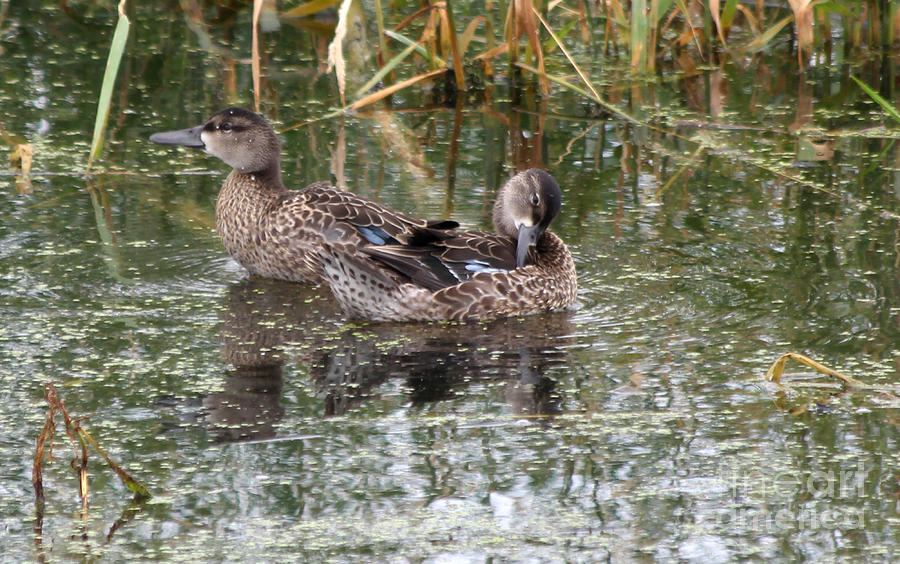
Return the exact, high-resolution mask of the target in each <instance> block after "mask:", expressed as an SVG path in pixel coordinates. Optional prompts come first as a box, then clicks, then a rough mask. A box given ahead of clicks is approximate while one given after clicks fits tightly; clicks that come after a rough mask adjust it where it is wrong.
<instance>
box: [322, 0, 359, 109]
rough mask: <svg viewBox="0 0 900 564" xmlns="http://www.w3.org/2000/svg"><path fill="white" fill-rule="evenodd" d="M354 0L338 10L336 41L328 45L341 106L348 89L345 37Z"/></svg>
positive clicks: (329, 69)
mask: <svg viewBox="0 0 900 564" xmlns="http://www.w3.org/2000/svg"><path fill="white" fill-rule="evenodd" d="M353 1H354V0H344V1H343V2H342V3H341V8H340V10H338V23H337V27H335V28H334V39H332V40H331V44H330V45H328V71H329V72H330V71H331V69H334V75H335V77H336V78H337V83H338V92H340V95H341V105H342V106H343V105H344V104H346V101H345V98H344V91H345V90H346V89H347V71H346V66H345V65H344V37H345V36H346V35H347V21H348V19H349V13H350V5H351V4H352V3H353Z"/></svg>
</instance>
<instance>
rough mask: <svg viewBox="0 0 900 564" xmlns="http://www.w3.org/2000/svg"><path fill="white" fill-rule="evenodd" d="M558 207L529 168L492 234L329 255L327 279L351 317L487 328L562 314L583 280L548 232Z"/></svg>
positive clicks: (503, 196) (544, 176) (452, 235)
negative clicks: (489, 323)
mask: <svg viewBox="0 0 900 564" xmlns="http://www.w3.org/2000/svg"><path fill="white" fill-rule="evenodd" d="M561 204H562V192H561V190H560V187H559V184H558V183H557V182H556V180H555V179H554V178H553V176H551V175H550V174H549V173H547V172H546V171H544V170H541V169H537V168H531V169H527V170H524V171H522V172H519V173H517V174H516V175H514V176H513V177H511V178H510V179H509V180H508V181H507V182H506V183H505V184H504V185H503V187H502V188H501V189H500V191H499V193H498V194H497V199H496V201H495V203H494V208H493V214H492V217H493V223H494V232H493V233H491V232H482V231H456V232H452V231H451V232H449V233H447V234H446V235H447V236H444V237H440V238H435V239H432V240H429V241H416V242H413V243H411V244H405V245H404V244H386V245H364V246H363V247H361V248H360V252H359V253H357V254H353V255H351V254H347V253H345V252H344V251H343V250H341V249H338V248H333V247H326V248H325V249H323V253H322V256H323V265H324V270H323V273H324V277H325V280H326V282H327V283H328V284H329V285H330V287H331V291H332V293H333V294H334V296H335V298H336V299H337V301H338V302H339V303H340V304H341V307H342V308H343V310H344V311H345V312H346V313H347V314H348V315H350V316H351V317H356V318H360V319H364V320H370V321H443V320H451V321H471V320H490V319H496V318H501V317H512V316H524V315H532V314H539V313H549V312H553V311H559V310H564V309H566V308H568V307H570V306H572V305H573V304H574V302H575V301H576V294H577V290H578V281H577V274H576V271H575V262H574V260H573V258H572V254H571V252H570V251H569V249H568V248H567V247H566V244H565V243H564V242H563V240H562V239H561V238H560V237H559V236H558V235H556V234H555V233H553V232H552V231H550V230H548V227H549V225H550V223H551V222H552V221H553V219H554V218H555V217H556V216H557V214H558V213H559V211H560V208H561ZM397 275H399V277H398V276H397Z"/></svg>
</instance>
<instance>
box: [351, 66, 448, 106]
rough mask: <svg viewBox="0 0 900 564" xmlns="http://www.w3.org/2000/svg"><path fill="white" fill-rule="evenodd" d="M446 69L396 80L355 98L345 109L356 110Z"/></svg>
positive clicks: (442, 72)
mask: <svg viewBox="0 0 900 564" xmlns="http://www.w3.org/2000/svg"><path fill="white" fill-rule="evenodd" d="M447 70H449V69H447V68H442V69H436V70H433V71H430V72H426V73H424V74H420V75H418V76H414V77H412V78H408V79H406V80H404V81H401V82H398V83H397V84H393V85H391V86H388V87H387V88H382V89H381V90H379V91H378V92H373V93H371V94H369V95H368V96H366V97H365V98H361V99H359V100H357V101H356V102H353V103H352V104H350V105H349V106H348V107H347V109H348V110H356V109H359V108H362V107H363V106H368V105H369V104H374V103H375V102H377V101H379V100H382V99H384V98H387V97H388V96H390V95H391V94H393V93H394V92H398V91H400V90H403V89H404V88H406V87H407V86H412V85H413V84H415V83H417V82H419V81H421V80H425V79H426V78H431V77H434V76H437V75H439V74H444V73H445V72H447Z"/></svg>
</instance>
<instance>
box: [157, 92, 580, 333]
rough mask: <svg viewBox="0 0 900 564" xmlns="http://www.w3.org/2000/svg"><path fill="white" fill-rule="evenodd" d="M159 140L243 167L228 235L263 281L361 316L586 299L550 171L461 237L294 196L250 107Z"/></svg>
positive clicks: (270, 135)
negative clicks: (557, 229) (317, 295)
mask: <svg viewBox="0 0 900 564" xmlns="http://www.w3.org/2000/svg"><path fill="white" fill-rule="evenodd" d="M150 140H151V141H153V142H155V143H160V144H162V145H183V146H187V147H199V148H203V149H204V150H205V151H206V152H207V153H210V154H212V155H214V156H216V157H219V158H220V159H222V160H223V161H224V162H225V163H226V164H228V165H229V166H231V167H232V168H233V170H232V171H231V174H229V175H228V177H227V178H226V179H225V182H224V184H223V185H222V189H221V191H220V192H219V197H218V200H217V202H216V229H217V231H218V233H219V236H220V237H221V238H222V241H223V243H224V244H225V248H226V250H227V251H228V252H229V254H231V256H232V257H233V258H234V259H235V260H236V261H237V262H238V263H240V264H241V265H242V266H243V267H244V268H246V269H247V270H249V271H250V272H251V273H253V274H257V275H260V276H265V277H270V278H278V279H282V280H290V281H295V282H323V281H324V282H326V283H328V284H329V285H330V286H331V289H332V291H333V293H334V295H335V297H336V298H337V299H338V301H339V302H340V303H341V305H342V306H343V308H344V309H345V311H347V313H348V314H350V315H351V316H354V317H360V318H364V319H370V320H378V321H419V320H439V319H491V318H497V317H505V316H512V315H526V314H533V313H540V312H547V311H553V310H558V309H562V308H565V307H567V306H569V305H571V304H572V303H573V302H574V301H575V291H576V288H577V282H576V275H575V265H574V262H573V261H572V256H571V254H570V253H569V251H568V249H567V248H566V246H565V244H564V243H563V242H562V240H561V239H560V238H559V237H557V236H556V235H555V234H553V233H552V232H550V231H548V230H547V227H548V226H549V224H550V222H551V221H552V220H553V218H554V217H555V216H556V215H557V213H558V212H559V209H560V204H561V199H562V195H561V191H560V189H559V185H558V184H557V182H556V181H555V180H554V179H553V177H552V176H550V175H549V174H547V173H546V172H544V171H542V170H539V169H529V170H526V171H523V172H520V173H519V174H517V175H515V176H513V177H512V178H511V179H510V180H509V181H508V182H507V183H506V184H505V185H504V186H503V188H502V189H501V190H500V193H499V194H498V196H497V202H496V203H495V205H494V215H493V218H494V227H495V230H496V232H495V233H486V232H480V231H457V230H455V228H456V227H458V224H457V223H456V222H453V221H425V220H418V219H414V218H412V217H410V216H407V215H405V214H403V213H400V212H398V211H395V210H393V209H391V208H388V207H386V206H382V205H380V204H377V203H375V202H371V201H368V200H365V199H363V198H360V197H359V196H356V195H354V194H351V193H349V192H345V191H342V190H338V189H336V188H334V187H332V186H331V185H330V184H328V183H327V182H317V183H315V184H311V185H310V186H307V187H306V188H304V189H302V190H299V191H296V190H288V189H287V188H286V187H285V186H284V184H283V182H282V180H281V168H280V154H281V145H280V143H279V141H278V137H277V136H276V134H275V132H274V131H273V130H272V128H271V126H269V124H268V123H267V122H266V121H265V120H264V119H263V118H262V117H260V116H259V115H258V114H255V113H253V112H251V111H249V110H245V109H242V108H228V109H225V110H222V111H220V112H218V113H216V114H214V115H213V116H212V117H211V118H209V119H208V120H207V121H206V123H204V124H203V125H200V126H197V127H193V128H190V129H183V130H178V131H169V132H165V133H156V134H154V135H152V136H151V137H150Z"/></svg>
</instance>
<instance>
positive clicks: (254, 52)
mask: <svg viewBox="0 0 900 564" xmlns="http://www.w3.org/2000/svg"><path fill="white" fill-rule="evenodd" d="M263 2H265V0H253V34H252V35H253V39H252V46H251V49H250V51H251V52H250V69H251V72H252V74H253V105H254V108H255V109H256V111H257V112H259V88H260V87H259V83H260V79H259V14H260V13H261V12H262V7H263Z"/></svg>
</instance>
